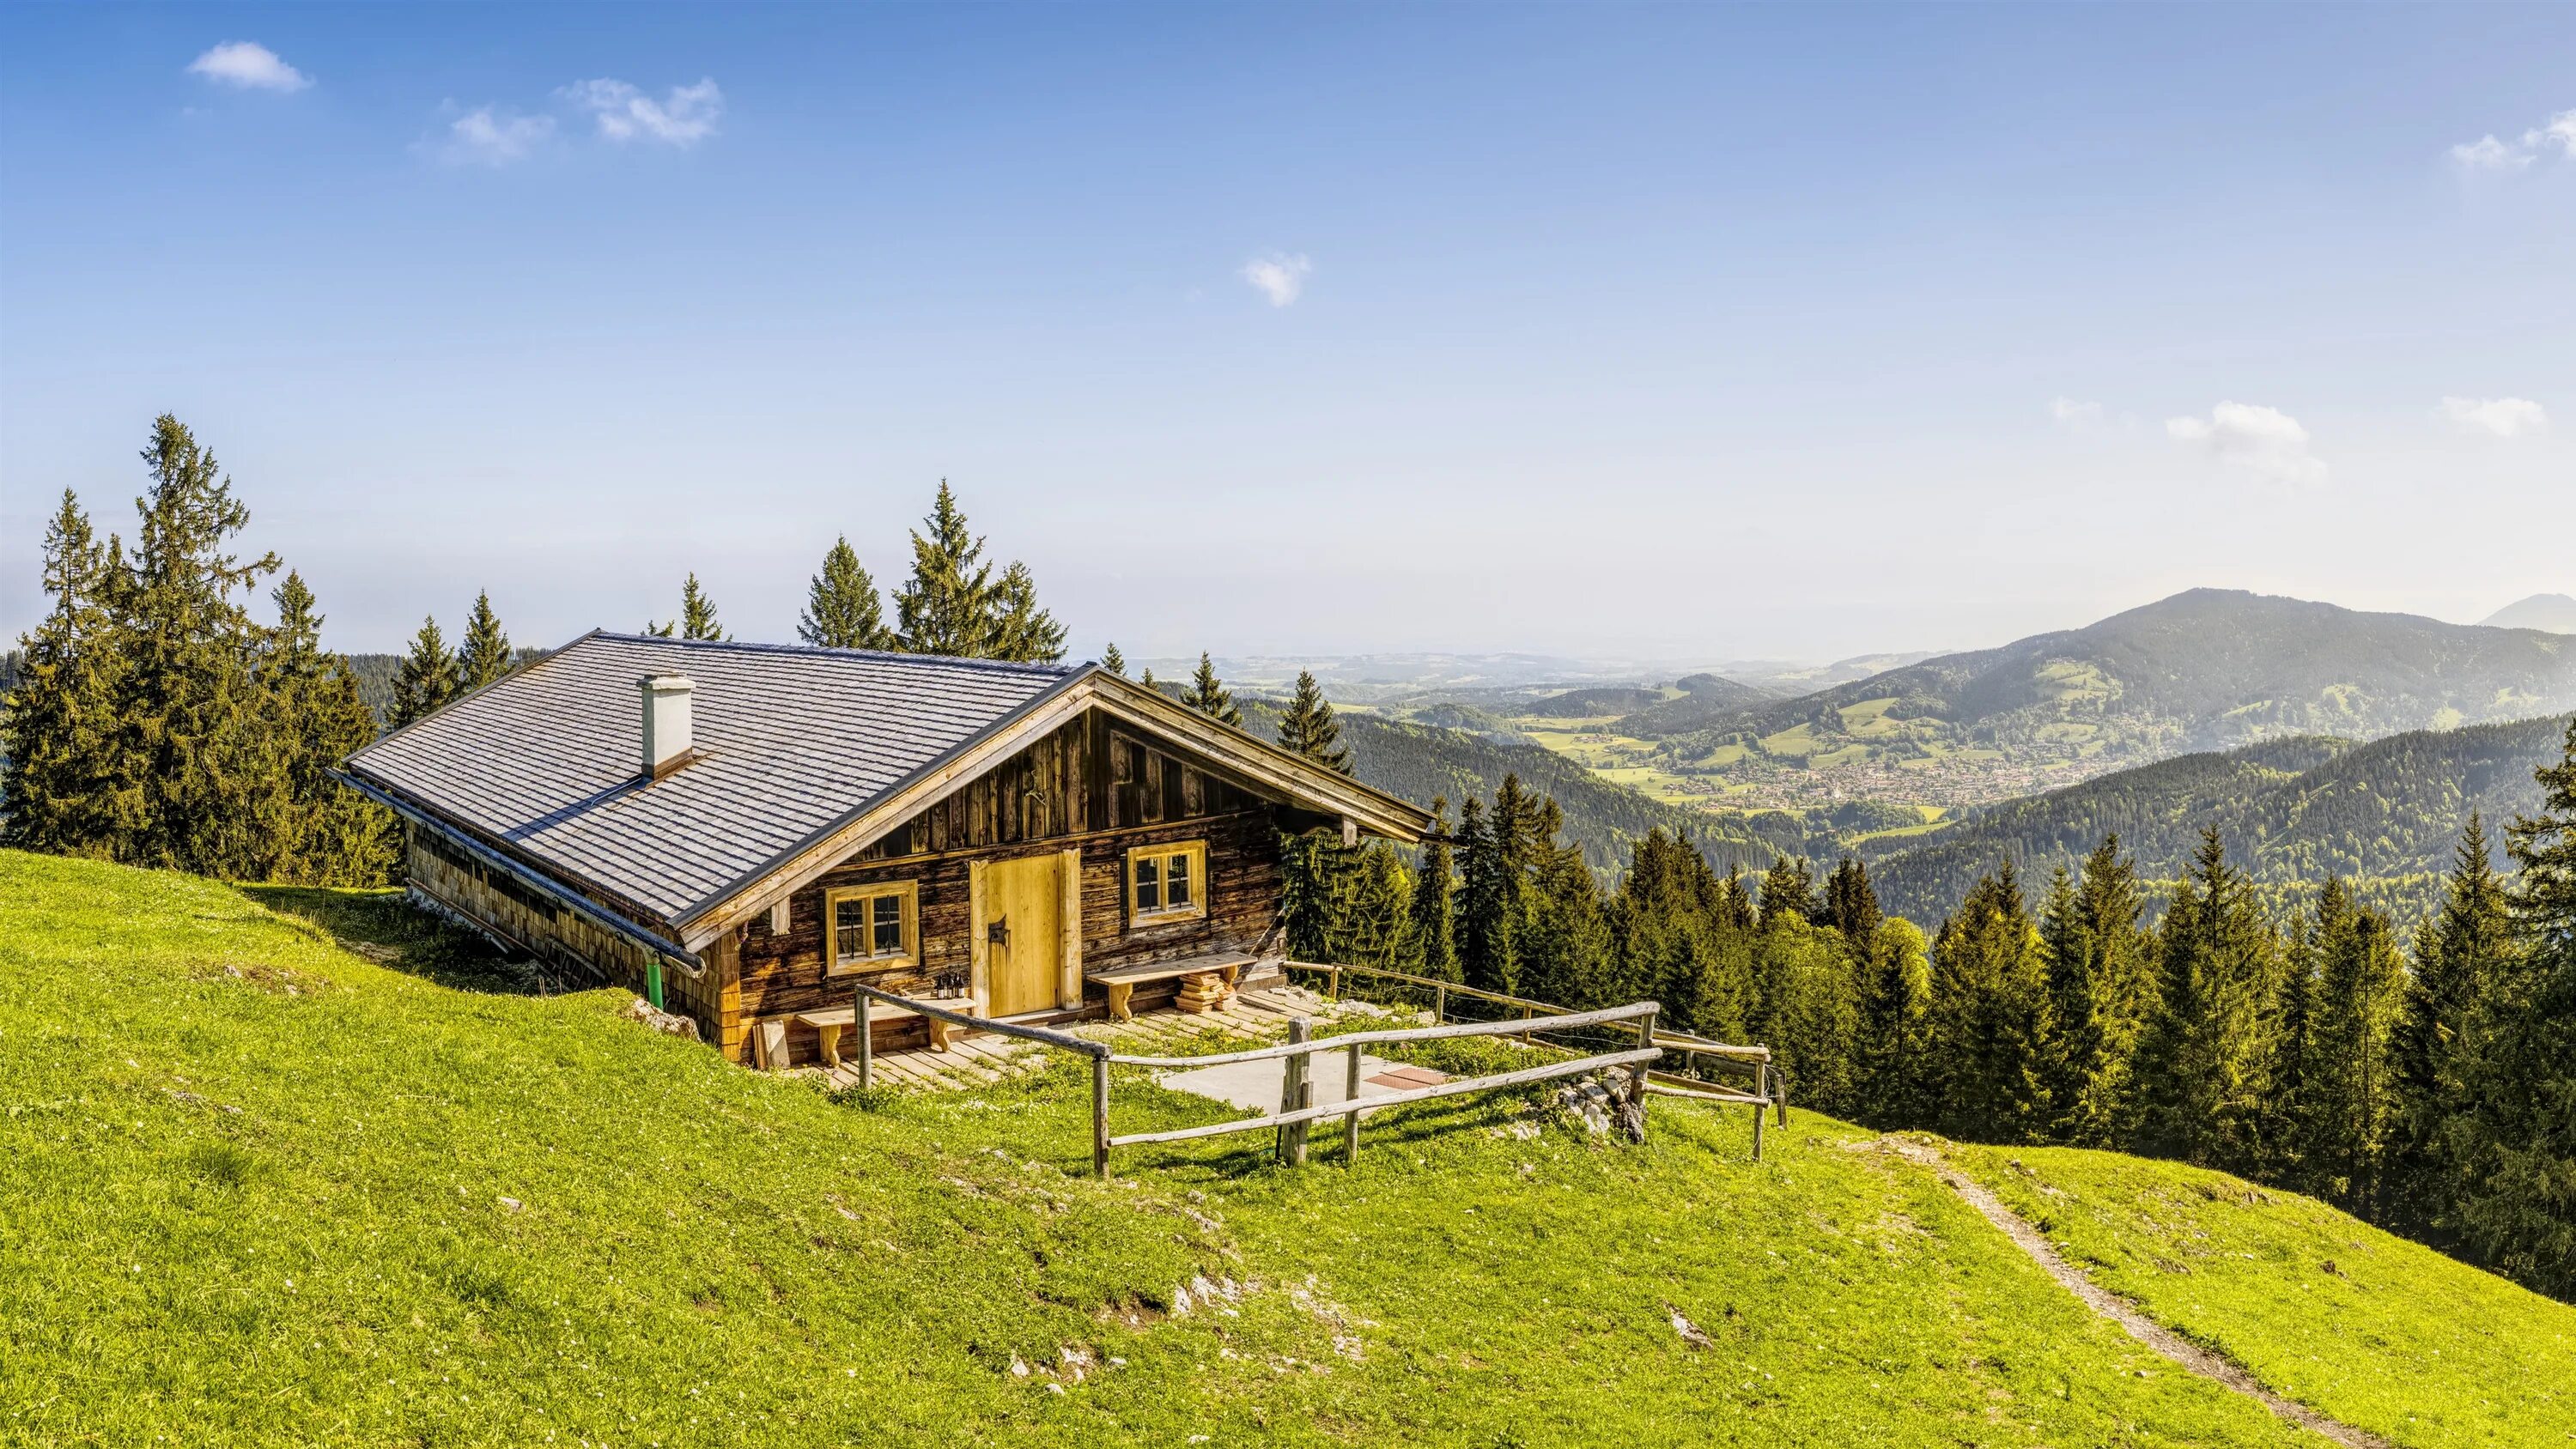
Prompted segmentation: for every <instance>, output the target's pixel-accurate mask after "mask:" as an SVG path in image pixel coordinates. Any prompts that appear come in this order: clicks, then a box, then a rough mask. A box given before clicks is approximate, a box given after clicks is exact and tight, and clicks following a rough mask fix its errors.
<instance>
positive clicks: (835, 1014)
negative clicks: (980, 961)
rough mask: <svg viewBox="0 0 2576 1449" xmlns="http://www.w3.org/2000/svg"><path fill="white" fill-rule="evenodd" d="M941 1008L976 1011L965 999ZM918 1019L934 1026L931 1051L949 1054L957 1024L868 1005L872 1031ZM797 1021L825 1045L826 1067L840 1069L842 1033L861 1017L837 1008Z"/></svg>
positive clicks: (906, 1010) (808, 1014)
mask: <svg viewBox="0 0 2576 1449" xmlns="http://www.w3.org/2000/svg"><path fill="white" fill-rule="evenodd" d="M941 1005H943V1006H952V1007H953V1009H955V1010H957V1011H963V1012H972V1011H973V1010H974V1009H975V1007H974V1003H972V1002H970V1001H966V1000H964V999H962V998H961V999H959V1000H958V1001H956V1002H954V1003H949V1002H942V1003H941ZM916 1016H919V1017H921V1019H922V1020H924V1021H926V1022H929V1023H930V1049H931V1050H932V1051H935V1052H944V1051H946V1050H948V1044H949V1042H950V1041H952V1040H953V1039H955V1036H956V1034H957V1032H958V1031H959V1030H960V1029H961V1028H959V1027H958V1026H957V1025H956V1023H954V1022H947V1021H942V1020H940V1019H939V1018H938V1017H935V1016H922V1014H921V1013H920V1012H918V1011H914V1010H913V1009H911V1008H910V1007H905V1006H895V1005H892V1004H890V1003H887V1002H883V1001H871V1002H869V1003H868V1025H869V1026H871V1027H873V1026H875V1025H876V1024H877V1023H878V1022H881V1021H906V1020H909V1019H911V1018H913V1017H916ZM793 1019H794V1020H795V1021H797V1022H799V1023H800V1024H802V1025H805V1026H810V1027H812V1028H814V1035H815V1036H816V1038H817V1039H819V1040H820V1041H821V1042H822V1044H823V1065H825V1066H827V1067H837V1066H839V1065H840V1064H841V1033H842V1032H845V1031H847V1030H849V1029H850V1024H851V1022H853V1021H854V1020H856V1019H857V1013H855V1012H853V1011H852V1010H851V1009H850V1008H848V1007H846V1006H834V1007H828V1008H826V1009H824V1010H821V1011H800V1012H797V1013H796V1015H795V1017H794V1018H793Z"/></svg>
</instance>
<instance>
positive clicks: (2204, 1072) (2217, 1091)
mask: <svg viewBox="0 0 2576 1449" xmlns="http://www.w3.org/2000/svg"><path fill="white" fill-rule="evenodd" d="M2275 955H2276V943H2275V942H2274V941H2273V939H2272V937H2271V934H2270V933H2269V932H2268V931H2267V930H2265V929H2264V927H2263V924H2262V921H2261V919H2260V918H2259V917H2258V916H2257V914H2256V912H2255V909H2254V903H2253V896H2252V892H2251V891H2250V890H2249V889H2248V887H2247V884H2246V881H2245V878H2244V876H2243V875H2241V874H2240V873H2239V872H2237V871H2236V870H2235V869H2234V868H2233V867H2231V866H2229V865H2228V864H2227V850H2226V846H2225V845H2224V843H2223V842H2221V841H2220V839H2219V836H2218V832H2217V830H2216V829H2214V828H2213V829H2210V830H2206V831H2203V832H2202V835H2201V847H2200V850H2199V852H2198V854H2197V855H2196V856H2195V858H2194V860H2193V863H2192V869H2191V874H2190V875H2189V876H2188V877H2187V878H2185V879H2184V880H2182V881H2180V882H2179V883H2177V884H2176V885H2175V887H2174V894H2173V902H2172V904H2171V905H2170V906H2168V907H2167V908H2166V910H2165V919H2164V928H2163V931H2162V933H2161V940H2160V942H2159V949H2158V956H2159V961H2158V970H2159V979H2160V986H2159V995H2158V1002H2157V1006H2156V1011H2155V1015H2154V1017H2153V1019H2152V1021H2151V1022H2150V1024H2149V1026H2148V1029H2147V1031H2146V1034H2145V1035H2144V1036H2143V1037H2142V1038H2141V1040H2140V1042H2139V1049H2138V1059H2139V1065H2138V1081H2139V1098H2140V1102H2139V1107H2140V1118H2139V1122H2138V1135H2139V1140H2140V1141H2141V1143H2142V1144H2143V1145H2145V1146H2146V1147H2147V1148H2148V1149H2149V1150H2152V1151H2155V1152H2160V1153H2163V1154H2165V1155H2168V1156H2173V1157H2179V1158H2181V1159H2183V1160H2185V1161H2187V1162H2191V1163H2194V1164H2196V1165H2199V1166H2204V1167H2220V1168H2226V1169H2228V1170H2231V1171H2239V1172H2250V1171H2252V1170H2254V1169H2255V1168H2256V1167H2258V1166H2259V1165H2260V1164H2261V1162H2262V1159H2263V1143H2262V1140H2261V1127H2262V1123H2263V1119H2264V1115H2265V1095H2266V1093H2267V1092H2268V1091H2269V1090H2270V1086H2271V1084H2270V1082H2269V1080H2268V1079H2267V1072H2266V1069H2267V1067H2268V1065H2269V1056H2270V1051H2271V1043H2270V1042H2269V1041H2268V1040H2267V1039H2266V1035H2265V1030H2264V1028H2265V1025H2266V1023H2265V1014H2266V1011H2267V1009H2268V1007H2269V1006H2270V1000H2269V997H2270V987H2271V984H2272V982H2273V980H2274V978H2275V972H2276V966H2275V961H2274V957H2275Z"/></svg>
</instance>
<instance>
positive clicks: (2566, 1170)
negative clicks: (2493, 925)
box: [2459, 719, 2576, 1298]
mask: <svg viewBox="0 0 2576 1449" xmlns="http://www.w3.org/2000/svg"><path fill="white" fill-rule="evenodd" d="M2535 773H2536V775H2537V777H2538V779H2539V781H2540V788H2541V804H2540V813H2539V814H2537V815H2533V816H2529V817H2525V818H2519V819H2516V820H2515V821H2514V822H2513V824H2512V825H2510V826H2509V827H2507V828H2506V831H2505V839H2506V841H2507V849H2508V850H2509V851H2510V853H2511V854H2512V856H2513V861H2514V864H2515V866H2516V867H2517V870H2518V874H2517V876H2516V878H2515V880H2514V885H2513V889H2512V892H2511V894H2510V896H2509V897H2508V900H2509V903H2510V908H2511V910H2512V912H2513V923H2514V930H2515V935H2516V937H2517V940H2518V942H2519V944H2520V946H2521V950H2520V952H2519V953H2518V954H2516V955H2515V956H2514V957H2512V958H2511V961H2510V965H2509V966H2508V968H2507V969H2506V970H2505V971H2504V972H2503V973H2502V975H2501V978H2500V979H2498V980H2496V981H2494V982H2492V983H2491V984H2490V986H2489V989H2488V991H2487V993H2486V996H2485V1002H2484V1006H2483V1008H2482V1009H2481V1011H2480V1012H2479V1018H2480V1024H2479V1025H2478V1026H2477V1027H2476V1028H2475V1030H2473V1032H2472V1041H2473V1042H2475V1043H2476V1045H2475V1048H2474V1049H2475V1051H2476V1057H2475V1059H2474V1061H2473V1063H2472V1064H2471V1066H2470V1068H2469V1072H2468V1077H2469V1097H2470V1100H2472V1101H2473V1102H2475V1103H2476V1104H2477V1105H2476V1110H2475V1113H2474V1115H2473V1116H2472V1118H2471V1119H2470V1121H2468V1122H2467V1123H2464V1124H2462V1132H2461V1144H2462V1145H2461V1148H2460V1155H2461V1158H2462V1160H2463V1162H2464V1163H2465V1171H2464V1173H2463V1176H2464V1178H2465V1179H2466V1184H2465V1187H2464V1190H2463V1192H2462V1195H2461V1196H2462V1201H2461V1204H2460V1209H2459V1221H2460V1228H2461V1232H2462V1235H2463V1237H2464V1238H2465V1239H2466V1240H2467V1241H2468V1243H2469V1244H2470V1245H2471V1246H2472V1247H2473V1248H2475V1249H2476V1250H2477V1251H2478V1252H2480V1253H2482V1254H2483V1255H2484V1256H2485V1257H2486V1258H2487V1260H2488V1261H2490V1262H2492V1263H2494V1264H2495V1265H2496V1266H2497V1267H2498V1268H2500V1269H2501V1270H2503V1271H2504V1272H2505V1273H2507V1274H2509V1275H2511V1276H2513V1277H2515V1278H2518V1279H2520V1280H2522V1281H2523V1282H2525V1283H2528V1284H2530V1285H2531V1286H2532V1287H2534V1288H2537V1289H2539V1290H2540V1291H2541V1292H2544V1293H2549V1294H2554V1295H2556V1296H2559V1297H2562V1298H2563V1297H2568V1296H2571V1295H2576V719H2571V720H2569V721H2568V724H2567V738H2566V751H2565V755H2564V757H2563V758H2562V759H2561V760H2560V761H2559V762H2558V763H2557V764H2554V765H2547V766H2543V767H2542V768H2541V769H2540V770H2538V771H2536V772H2535Z"/></svg>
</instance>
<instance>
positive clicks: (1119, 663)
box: [1100, 641, 1127, 679]
mask: <svg viewBox="0 0 2576 1449" xmlns="http://www.w3.org/2000/svg"><path fill="white" fill-rule="evenodd" d="M1100 667H1101V668H1103V669H1106V670H1108V671H1109V672H1110V673H1112V674H1115V675H1117V676H1118V677H1119V678H1121V679H1124V678H1126V677H1127V656H1126V655H1124V654H1121V653H1119V652H1118V645H1117V644H1116V643H1115V642H1114V641H1113V642H1112V643H1111V644H1110V646H1109V647H1108V648H1106V649H1103V650H1101V651H1100Z"/></svg>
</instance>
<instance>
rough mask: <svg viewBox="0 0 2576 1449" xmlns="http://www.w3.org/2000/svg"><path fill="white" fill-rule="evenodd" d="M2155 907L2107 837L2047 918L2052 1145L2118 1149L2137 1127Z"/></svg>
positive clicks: (2061, 887)
mask: <svg viewBox="0 0 2576 1449" xmlns="http://www.w3.org/2000/svg"><path fill="white" fill-rule="evenodd" d="M2145 908H2146V901H2145V900H2144V898H2143V897H2142V896H2141V895H2140V894H2139V891H2138V872H2137V862H2136V861H2134V860H2130V859H2124V858H2123V857H2122V856H2121V854H2120V838H2119V837H2118V836H2117V835H2112V836H2106V837H2105V838H2104V839H2103V841H2102V844H2101V845H2100V846H2099V847H2097V848H2096V849H2095V850H2094V851H2093V853H2092V854H2091V855H2088V856H2086V857H2085V858H2084V865H2083V869H2082V872H2081V874H2080V875H2079V876H2078V877H2077V879H2076V882H2075V884H2074V886H2073V887H2072V889H2069V888H2068V886H2067V883H2066V881H2065V878H2064V873H2063V872H2060V873H2059V877H2058V879H2057V880H2056V881H2054V882H2052V883H2051V886H2050V889H2049V895H2048V903H2047V905H2046V906H2045V907H2044V908H2043V909H2042V910H2041V913H2040V938H2041V940H2042V941H2043V942H2044V943H2045V946H2046V950H2047V961H2048V982H2049V1001H2050V1008H2051V1012H2050V1014H2051V1019H2052V1024H2053V1027H2054V1032H2053V1036H2052V1046H2051V1050H2050V1054H2049V1098H2050V1101H2051V1102H2052V1104H2053V1105H2054V1107H2055V1109H2056V1114H2057V1117H2056V1123H2055V1126H2054V1127H2053V1128H2052V1131H2051V1135H2052V1136H2053V1137H2054V1138H2055V1139H2056V1140H2058V1141H2061V1142H2066V1143H2070V1144H2072V1145H2075V1146H2079V1147H2108V1146H2110V1145H2112V1144H2113V1143H2115V1142H2117V1141H2118V1140H2119V1139H2120V1136H2121V1133H2122V1130H2123V1126H2124V1124H2125V1123H2126V1122H2127V1120H2128V1118H2129V1115H2130V1114H2129V1096H2130V1089H2131V1083H2132V1076H2131V1073H2132V1071H2133V1069H2134V1067H2135V1065H2136V1057H2137V1049H2138V1036H2139V1033H2141V1032H2142V1031H2144V1030H2145V1029H2146V1021H2147V1016H2148V1013H2149V1012H2150V1011H2151V1010H2152V1009H2153V1007H2154V1004H2155V974H2154V970H2153V968H2152V965H2151V963H2150V961H2149V957H2148V939H2147V935H2146V933H2145V932H2144V931H2142V930H2140V929H2139V928H2138V917H2139V916H2140V914H2141V913H2143V911H2144V910H2145Z"/></svg>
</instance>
